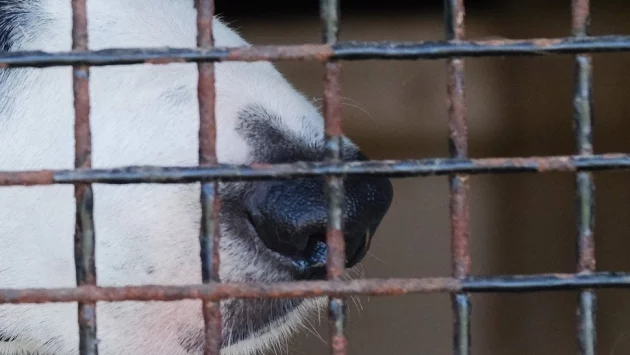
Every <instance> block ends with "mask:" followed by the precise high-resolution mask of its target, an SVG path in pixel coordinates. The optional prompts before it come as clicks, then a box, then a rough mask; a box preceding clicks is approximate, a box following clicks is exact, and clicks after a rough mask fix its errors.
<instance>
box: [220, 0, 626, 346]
mask: <svg viewBox="0 0 630 355" xmlns="http://www.w3.org/2000/svg"><path fill="white" fill-rule="evenodd" d="M341 2H342V4H343V6H342V17H341V18H342V25H341V39H342V40H392V41H418V40H436V39H443V38H444V24H443V16H444V15H443V13H442V1H402V0H388V1H382V2H375V1H359V0H355V1H350V0H342V1H341ZM466 3H467V18H466V23H467V37H468V38H471V39H473V38H476V39H478V38H486V39H488V38H513V39H517V38H544V37H562V36H568V35H570V33H571V16H570V3H571V1H569V0H565V1H549V0H498V1H492V0H485V1H466ZM318 4H319V2H318V1H311V0H309V1H306V0H293V1H244V0H239V1H221V0H219V1H218V3H217V7H218V10H219V12H220V13H222V14H223V15H224V17H225V18H226V19H227V20H228V21H229V22H230V23H232V25H233V26H235V27H236V28H238V29H239V31H240V32H241V33H242V34H243V35H244V36H245V37H246V38H247V39H248V40H250V41H251V42H253V43H255V44H274V43H275V44H297V43H305V42H308V43H318V42H319V41H320V37H321V35H320V34H321V29H320V28H321V22H320V19H319V14H318ZM592 5H593V11H592V32H593V33H594V34H597V35H603V34H630V3H629V2H628V1H627V0H626V1H622V0H606V1H592ZM629 64H630V54H624V53H616V54H598V55H595V56H594V92H593V95H594V104H595V106H594V115H595V133H594V140H595V152H596V153H598V154H601V153H612V152H617V153H628V152H630V90H628V82H629V80H630V65H629ZM278 67H279V69H280V70H281V71H282V72H283V73H284V74H285V75H286V76H287V78H288V79H289V80H290V81H291V82H292V83H294V84H295V86H296V87H297V88H298V89H299V90H301V91H304V92H305V93H306V94H307V95H308V96H309V97H312V98H320V97H321V92H322V78H323V70H322V66H321V64H319V63H314V62H290V63H289V62H282V63H279V64H278ZM343 70H344V72H343V96H344V98H345V99H344V128H345V131H346V132H347V134H348V135H349V136H350V137H351V138H352V139H354V140H355V141H356V142H358V143H359V144H360V145H361V146H362V147H363V149H364V150H365V151H366V153H367V154H368V155H370V156H371V157H373V158H376V159H383V158H387V159H389V158H391V159H405V158H429V157H446V156H448V145H447V134H448V125H447V109H446V63H445V61H444V60H419V61H404V62H403V61H366V62H347V63H344V64H343ZM573 84H574V63H573V59H572V57H571V56H555V55H547V56H540V57H522V58H476V59H468V60H467V61H466V86H467V104H468V109H469V111H468V117H469V135H470V155H471V156H472V157H491V156H496V157H507V156H534V155H568V154H574V153H575V151H576V144H575V139H574V132H573V112H572V95H573ZM595 177H596V183H597V192H596V205H597V212H596V228H595V237H596V246H597V252H596V255H597V258H598V265H597V267H598V269H599V270H607V271H630V184H629V182H630V179H629V178H630V173H628V172H601V173H596V174H595ZM574 180H575V177H574V175H573V174H570V173H545V174H537V175H534V174H527V175H517V174H506V175H500V176H489V175H483V176H474V177H472V178H471V186H472V187H471V196H472V197H471V205H472V206H471V248H472V257H473V259H472V265H473V273H474V274H475V275H491V274H532V273H551V272H563V273H567V272H573V271H574V270H575V261H576V247H575V240H576V236H577V227H576V218H575V194H574V188H575V184H574ZM394 188H395V200H394V203H393V205H392V209H391V210H390V213H389V214H388V216H387V217H386V218H385V220H384V222H383V225H382V227H381V228H380V230H379V232H378V234H377V236H376V239H375V241H374V243H373V246H372V249H371V252H370V255H369V256H368V257H367V259H366V261H365V274H366V276H367V277H378V278H386V277H421V276H425V277H428V276H447V275H450V273H451V259H450V225H449V217H448V212H449V209H448V183H447V178H446V177H431V178H411V179H397V180H395V181H394ZM598 297H599V303H598V306H599V312H598V315H597V326H598V353H599V354H604V355H630V294H629V293H628V292H627V291H623V290H604V291H598ZM472 299H473V323H472V325H473V350H474V353H475V354H492V355H533V354H549V355H552V354H575V353H577V338H576V334H577V329H576V328H577V325H576V322H575V320H576V306H577V302H576V300H577V293H576V292H551V293H531V294H476V295H473V297H472ZM359 300H360V303H361V305H362V307H360V306H355V304H354V303H353V302H352V301H349V304H350V308H351V312H350V319H349V322H348V328H347V329H348V331H347V333H348V337H349V340H350V354H352V355H359V354H361V355H385V354H427V355H447V354H450V353H451V342H452V330H451V328H452V326H451V322H452V318H451V311H450V300H449V296H448V295H410V296H402V297H389V298H368V297H361V298H360V299H359ZM359 308H362V310H361V311H359V310H358V309H359ZM325 315H326V313H322V317H323V318H322V319H321V320H320V321H317V319H314V320H312V324H306V325H305V328H308V329H309V330H306V329H304V330H303V331H302V332H301V333H300V335H299V336H298V337H297V338H296V339H295V340H294V341H292V342H290V343H289V344H285V345H286V346H283V348H285V347H286V348H288V349H289V350H288V353H289V354H292V355H293V354H301V355H315V354H328V353H329V350H328V345H327V342H328V330H327V326H326V320H325ZM316 332H318V333H319V334H321V337H322V338H323V339H320V338H319V336H318V335H316V334H315V333H316ZM280 353H286V352H284V351H280ZM270 354H273V352H270Z"/></svg>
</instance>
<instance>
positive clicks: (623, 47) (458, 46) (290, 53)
mask: <svg viewBox="0 0 630 355" xmlns="http://www.w3.org/2000/svg"><path fill="white" fill-rule="evenodd" d="M628 51H630V36H619V35H610V36H598V37H580V38H575V37H567V38H538V39H529V40H484V41H480V40H477V41H475V40H470V41H423V42H409V43H400V42H388V41H381V42H339V43H337V44H335V45H328V44H301V45H282V46H281V45H277V46H252V47H242V48H230V49H227V48H214V49H200V48H171V49H164V48H144V49H135V48H124V49H103V50H98V51H90V52H65V53H64V52H58V53H46V52H41V51H23V52H0V68H9V67H51V66H59V65H77V64H85V65H91V66H103V65H129V64H168V63H184V62H223V61H243V62H251V61H280V60H318V61H322V62H326V61H328V60H332V59H335V60H369V59H389V60H414V59H444V58H451V57H490V56H541V55H549V54H575V53H607V52H628Z"/></svg>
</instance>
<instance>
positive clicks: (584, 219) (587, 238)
mask: <svg viewBox="0 0 630 355" xmlns="http://www.w3.org/2000/svg"><path fill="white" fill-rule="evenodd" d="M590 5H591V4H590V0H573V1H572V3H571V10H572V28H573V35H574V36H575V37H576V38H584V37H586V36H588V34H589V27H590V10H591V8H590ZM575 66H576V69H575V77H576V84H575V93H574V98H573V106H574V122H575V135H576V142H577V152H578V154H580V155H585V156H592V155H593V105H592V101H593V98H592V95H591V92H592V77H593V68H592V58H591V56H590V55H588V54H578V55H577V56H576V58H575ZM576 194H577V223H578V238H577V246H578V261H577V272H578V273H580V274H590V273H593V272H594V271H595V236H594V234H593V232H594V230H595V182H594V178H593V174H592V173H591V172H586V171H582V172H578V173H577V177H576ZM578 300H579V306H578V346H579V353H580V354H581V355H595V353H596V351H595V346H596V338H597V327H596V324H595V312H596V302H597V301H596V295H595V292H594V290H592V289H586V290H583V291H580V293H579V297H578Z"/></svg>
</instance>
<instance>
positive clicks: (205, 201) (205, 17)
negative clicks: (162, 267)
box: [195, 0, 222, 355]
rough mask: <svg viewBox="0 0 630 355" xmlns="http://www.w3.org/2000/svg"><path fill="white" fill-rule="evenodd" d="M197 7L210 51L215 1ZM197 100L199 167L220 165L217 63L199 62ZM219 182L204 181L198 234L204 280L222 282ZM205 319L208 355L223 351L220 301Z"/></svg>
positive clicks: (203, 44)
mask: <svg viewBox="0 0 630 355" xmlns="http://www.w3.org/2000/svg"><path fill="white" fill-rule="evenodd" d="M195 6H196V8H197V46H198V47H199V48H201V49H202V50H211V49H212V47H213V46H214V38H213V33H212V23H213V17H214V0H196V1H195ZM197 67H198V71H199V81H198V99H199V166H200V167H208V166H212V165H216V164H217V151H216V138H217V126H216V119H215V103H216V89H215V73H214V63H207V62H205V63H198V64H197ZM218 191H219V182H218V181H214V182H204V183H202V184H201V196H200V199H201V231H200V235H199V242H200V250H201V252H200V253H201V276H202V282H203V283H204V284H208V283H210V282H219V239H220V236H221V234H220V225H219V211H220V200H219V196H218ZM202 306H203V319H204V327H205V346H204V354H205V355H219V354H220V353H221V343H222V334H221V333H222V332H221V328H222V327H221V307H220V303H219V302H213V301H207V300H204V301H203V303H202Z"/></svg>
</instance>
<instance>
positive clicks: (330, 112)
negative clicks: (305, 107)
mask: <svg viewBox="0 0 630 355" xmlns="http://www.w3.org/2000/svg"><path fill="white" fill-rule="evenodd" d="M320 15H321V19H322V23H323V33H322V40H323V43H324V44H326V45H330V46H332V45H334V44H336V43H337V42H338V40H339V16H340V8H339V0H320ZM324 118H325V129H326V132H325V133H326V152H327V160H328V161H329V162H340V161H341V151H342V143H343V141H342V135H343V133H342V129H341V63H339V62H338V61H333V60H331V61H328V62H326V74H325V78H324ZM326 194H327V197H328V231H327V233H326V243H327V246H328V258H327V261H326V269H327V278H328V280H340V279H341V276H342V275H343V273H344V271H345V265H346V243H345V239H344V232H343V228H344V226H343V208H344V204H343V202H344V196H345V191H344V187H343V177H342V176H326ZM328 313H329V314H328V315H329V323H330V337H331V342H330V343H331V344H330V353H331V354H332V355H345V354H347V353H348V350H347V348H348V339H347V337H346V334H345V322H346V303H345V301H344V299H343V298H340V297H329V300H328Z"/></svg>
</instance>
